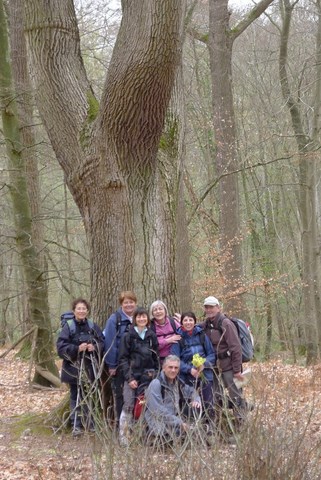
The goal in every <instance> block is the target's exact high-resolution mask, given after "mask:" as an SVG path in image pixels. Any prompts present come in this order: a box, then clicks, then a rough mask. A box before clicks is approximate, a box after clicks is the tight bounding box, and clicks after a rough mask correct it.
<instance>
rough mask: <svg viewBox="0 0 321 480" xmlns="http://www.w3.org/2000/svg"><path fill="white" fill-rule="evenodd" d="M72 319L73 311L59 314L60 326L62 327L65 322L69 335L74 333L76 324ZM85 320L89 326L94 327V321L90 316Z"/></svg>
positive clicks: (73, 318)
mask: <svg viewBox="0 0 321 480" xmlns="http://www.w3.org/2000/svg"><path fill="white" fill-rule="evenodd" d="M74 320H75V315H74V312H73V311H68V312H64V313H62V314H61V316H60V328H61V329H63V327H64V326H65V325H66V324H67V325H68V327H69V332H70V335H75V333H76V325H75V321H74ZM87 322H88V325H89V327H90V328H94V322H93V321H92V320H91V318H88V319H87Z"/></svg>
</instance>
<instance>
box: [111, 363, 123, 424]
mask: <svg viewBox="0 0 321 480" xmlns="http://www.w3.org/2000/svg"><path fill="white" fill-rule="evenodd" d="M111 388H112V390H113V397H114V411H115V420H117V422H118V421H119V419H120V415H121V411H122V409H123V403H124V399H123V388H124V376H123V373H122V371H121V369H120V368H118V369H117V372H116V375H114V376H113V377H112V382H111Z"/></svg>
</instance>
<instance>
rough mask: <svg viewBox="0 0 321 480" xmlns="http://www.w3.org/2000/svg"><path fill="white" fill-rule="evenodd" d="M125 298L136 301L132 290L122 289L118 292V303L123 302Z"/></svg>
mask: <svg viewBox="0 0 321 480" xmlns="http://www.w3.org/2000/svg"><path fill="white" fill-rule="evenodd" d="M125 298H129V299H130V300H132V301H133V302H135V303H136V302H137V297H136V295H135V294H134V292H132V291H131V290H124V291H123V292H120V294H119V297H118V300H119V303H120V305H121V304H122V303H123V301H124V300H125Z"/></svg>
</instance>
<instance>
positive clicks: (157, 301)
mask: <svg viewBox="0 0 321 480" xmlns="http://www.w3.org/2000/svg"><path fill="white" fill-rule="evenodd" d="M158 305H161V306H162V307H164V309H165V315H166V317H168V310H167V307H166V305H165V303H164V302H162V301H161V300H155V302H153V303H152V304H151V306H150V308H149V315H150V316H151V318H152V317H153V310H154V308H155V307H157V306H158Z"/></svg>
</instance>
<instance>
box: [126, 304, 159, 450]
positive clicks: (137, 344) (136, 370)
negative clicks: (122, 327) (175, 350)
mask: <svg viewBox="0 0 321 480" xmlns="http://www.w3.org/2000/svg"><path fill="white" fill-rule="evenodd" d="M149 327H150V319H149V315H148V312H147V310H145V309H144V308H141V307H139V308H137V309H136V310H135V312H134V315H133V325H132V326H131V327H130V328H129V331H128V332H127V333H126V334H125V335H124V336H123V338H122V341H121V345H120V354H119V366H120V367H121V369H122V372H123V375H124V379H125V382H124V390H123V398H124V404H123V409H122V412H121V415H120V420H119V439H120V443H121V444H122V445H125V446H126V445H128V430H129V428H130V424H131V422H132V416H133V409H134V405H135V399H136V396H138V395H139V394H141V393H143V392H144V390H145V389H146V388H147V386H148V385H149V383H150V382H151V380H152V379H153V378H154V377H155V374H156V372H157V371H158V368H159V357H158V341H157V336H156V334H155V333H154V332H153V331H152V330H151V329H150V328H149Z"/></svg>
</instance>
